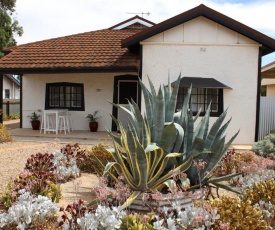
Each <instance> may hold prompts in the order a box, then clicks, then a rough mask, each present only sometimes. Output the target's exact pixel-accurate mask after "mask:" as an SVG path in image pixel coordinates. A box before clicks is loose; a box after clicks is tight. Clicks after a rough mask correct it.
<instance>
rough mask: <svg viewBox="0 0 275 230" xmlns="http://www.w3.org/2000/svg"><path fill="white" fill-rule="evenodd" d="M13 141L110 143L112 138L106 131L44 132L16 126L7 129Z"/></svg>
mask: <svg viewBox="0 0 275 230" xmlns="http://www.w3.org/2000/svg"><path fill="white" fill-rule="evenodd" d="M9 133H10V135H11V136H12V139H13V140H14V141H18V142H25V141H27V142H60V143H79V144H85V145H93V144H98V143H104V144H111V143H112V139H111V137H110V135H109V134H108V133H107V132H90V131H85V130H74V131H73V132H70V133H67V134H66V135H65V134H64V132H62V133H58V134H56V133H55V132H51V133H49V132H48V133H47V134H44V133H43V132H42V133H40V130H32V129H29V128H23V129H21V128H16V129H11V130H9Z"/></svg>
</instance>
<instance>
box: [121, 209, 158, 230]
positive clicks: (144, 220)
mask: <svg viewBox="0 0 275 230" xmlns="http://www.w3.org/2000/svg"><path fill="white" fill-rule="evenodd" d="M153 218H154V216H153V215H152V214H151V215H139V214H137V213H135V214H131V215H127V216H126V217H124V218H122V223H121V225H120V228H119V229H120V230H139V229H140V230H143V229H147V230H154V229H155V228H154V227H153V225H152V220H153Z"/></svg>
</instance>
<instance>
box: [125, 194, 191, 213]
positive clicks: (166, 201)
mask: <svg viewBox="0 0 275 230" xmlns="http://www.w3.org/2000/svg"><path fill="white" fill-rule="evenodd" d="M142 197H143V195H142V194H141V195H139V196H138V197H137V198H136V199H135V200H134V201H133V203H132V204H131V205H130V207H129V208H130V209H131V210H133V211H135V212H139V213H140V212H142V213H148V212H150V211H152V209H157V208H159V207H171V203H172V202H173V201H175V200H176V201H177V202H178V204H179V205H181V206H182V207H187V206H190V205H192V198H190V197H188V192H186V193H183V195H182V196H180V197H174V196H171V195H170V194H166V195H163V197H162V198H157V199H152V198H150V199H148V200H146V201H143V200H142Z"/></svg>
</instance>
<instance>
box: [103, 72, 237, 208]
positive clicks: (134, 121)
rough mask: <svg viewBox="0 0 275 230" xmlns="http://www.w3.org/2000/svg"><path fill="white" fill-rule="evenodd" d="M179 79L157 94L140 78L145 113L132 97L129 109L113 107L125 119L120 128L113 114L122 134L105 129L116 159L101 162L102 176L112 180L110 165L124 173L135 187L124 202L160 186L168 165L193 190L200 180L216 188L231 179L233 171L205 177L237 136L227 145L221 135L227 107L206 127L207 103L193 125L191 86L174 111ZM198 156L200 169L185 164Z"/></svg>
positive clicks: (111, 167)
mask: <svg viewBox="0 0 275 230" xmlns="http://www.w3.org/2000/svg"><path fill="white" fill-rule="evenodd" d="M179 83H180V77H179V78H178V80H177V81H176V83H175V84H174V88H173V89H172V87H171V84H170V81H169V82H168V86H167V87H165V86H163V87H160V88H159V91H158V93H156V90H155V88H154V86H153V83H152V82H151V81H150V79H149V84H150V90H151V92H150V91H149V90H148V89H147V88H146V86H145V85H144V84H143V83H142V82H141V81H140V84H141V88H142V92H143V95H144V101H145V108H146V116H143V115H142V114H141V112H140V109H139V107H138V105H137V104H136V103H135V102H134V101H133V100H132V101H131V102H129V107H130V109H129V110H128V109H126V108H125V107H123V106H120V105H115V106H117V107H118V108H120V109H122V110H124V111H125V112H127V113H128V115H129V117H130V118H129V122H128V127H123V125H122V123H121V122H120V121H118V120H117V119H116V118H114V117H113V120H114V121H115V123H116V124H117V126H118V127H119V129H120V131H121V135H120V136H116V135H114V134H112V133H111V131H109V133H110V135H111V136H112V139H113V144H114V148H113V149H109V151H110V153H111V154H112V156H113V158H114V159H115V162H110V163H108V164H107V165H106V167H105V171H104V174H106V173H108V174H109V175H110V176H111V177H112V178H113V179H116V176H115V175H114V174H113V173H112V172H111V171H110V170H111V169H113V170H115V171H116V173H117V175H121V174H123V175H124V177H125V182H126V183H127V184H128V185H129V186H130V187H131V189H132V190H133V191H134V192H133V194H132V196H131V197H130V198H129V199H128V201H129V202H128V203H127V202H126V203H127V204H125V205H128V204H129V203H131V201H132V200H133V199H135V197H137V196H138V195H139V194H140V193H141V192H146V191H151V190H154V189H161V188H162V187H163V186H164V182H165V181H167V180H168V179H170V178H171V177H172V173H171V170H172V169H174V170H175V171H186V173H187V175H188V178H189V179H190V181H191V185H192V186H193V188H198V187H199V185H198V184H199V183H201V184H206V183H213V184H214V185H216V186H222V187H226V186H224V185H221V184H220V183H219V182H220V181H221V180H225V179H229V178H230V177H232V175H227V176H225V177H223V178H215V179H211V178H210V177H211V176H210V175H211V174H210V173H211V172H212V171H213V169H214V168H215V167H216V165H217V164H218V163H219V161H220V160H221V158H222V157H223V155H224V154H225V153H226V151H227V149H228V147H229V146H230V144H231V143H232V141H233V140H234V139H235V137H236V136H237V135H238V132H237V133H236V134H235V135H234V136H233V137H232V138H231V139H230V140H229V141H228V143H225V136H224V135H223V134H224V132H225V130H226V128H227V127H228V125H229V123H230V120H229V121H228V122H226V123H225V124H224V125H222V124H223V121H224V119H225V116H226V113H227V110H225V112H224V113H223V114H222V115H221V116H220V117H219V118H218V119H217V121H216V122H215V123H214V125H213V126H212V127H211V129H209V117H210V106H209V107H208V109H207V111H206V114H205V116H204V117H203V118H202V120H201V122H200V123H199V125H198V126H197V127H196V129H195V128H194V126H195V125H194V123H195V121H196V119H197V118H198V116H199V113H198V114H197V116H196V117H195V118H193V113H192V111H191V109H190V108H189V103H190V98H191V88H190V89H189V91H188V94H187V96H186V98H185V100H184V102H183V106H182V110H181V111H180V112H177V113H176V112H175V110H176V102H177V94H178V89H179ZM199 160H203V161H204V162H206V166H205V167H204V169H202V170H200V171H198V169H197V167H190V166H191V165H192V163H193V161H195V162H198V161H199ZM199 178H200V180H199ZM166 184H169V183H166ZM227 188H228V189H230V188H229V187H227Z"/></svg>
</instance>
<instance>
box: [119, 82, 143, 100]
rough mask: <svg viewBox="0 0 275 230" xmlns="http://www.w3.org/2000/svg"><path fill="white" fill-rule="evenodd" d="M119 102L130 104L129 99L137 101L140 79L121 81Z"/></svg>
mask: <svg viewBox="0 0 275 230" xmlns="http://www.w3.org/2000/svg"><path fill="white" fill-rule="evenodd" d="M118 84H119V95H118V103H119V104H128V100H130V101H131V99H133V100H134V101H135V102H137V95H138V81H119V82H118Z"/></svg>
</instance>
